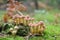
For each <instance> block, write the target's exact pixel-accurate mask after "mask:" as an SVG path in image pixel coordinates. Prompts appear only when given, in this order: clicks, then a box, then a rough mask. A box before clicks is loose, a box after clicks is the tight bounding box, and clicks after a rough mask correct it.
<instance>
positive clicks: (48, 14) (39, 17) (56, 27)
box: [0, 0, 60, 40]
mask: <svg viewBox="0 0 60 40" xmlns="http://www.w3.org/2000/svg"><path fill="white" fill-rule="evenodd" d="M18 1H20V0H18ZM37 1H38V4H39V5H38V6H37V7H38V8H37V7H36V6H34V4H33V3H35V0H21V1H20V2H23V4H24V5H26V6H27V7H28V11H26V12H22V13H23V14H24V15H26V14H28V15H30V16H31V17H34V18H35V21H36V22H37V21H44V23H45V25H46V30H45V35H44V36H37V37H36V36H35V37H31V38H30V39H29V40H43V39H44V40H60V0H37ZM27 3H29V4H31V3H32V4H33V5H32V4H31V5H28V4H27ZM6 4H7V0H6V1H5V0H0V20H1V19H3V15H4V14H5V13H6ZM0 40H14V37H12V36H9V37H4V38H0ZM15 40H24V38H23V37H20V36H16V38H15Z"/></svg>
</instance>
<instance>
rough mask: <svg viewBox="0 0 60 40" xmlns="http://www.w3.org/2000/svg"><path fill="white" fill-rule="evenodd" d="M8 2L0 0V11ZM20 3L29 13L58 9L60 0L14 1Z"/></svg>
mask: <svg viewBox="0 0 60 40" xmlns="http://www.w3.org/2000/svg"><path fill="white" fill-rule="evenodd" d="M7 1H8V0H0V10H4V9H5V8H6V4H7ZM16 1H20V2H22V3H23V4H24V5H26V6H27V7H28V9H29V11H31V10H32V9H45V10H52V9H60V0H16Z"/></svg>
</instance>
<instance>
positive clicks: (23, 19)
mask: <svg viewBox="0 0 60 40" xmlns="http://www.w3.org/2000/svg"><path fill="white" fill-rule="evenodd" d="M13 20H14V22H15V23H16V25H19V24H23V25H24V26H28V24H29V23H33V20H34V18H31V17H30V16H29V15H26V16H24V15H19V14H16V15H14V16H13Z"/></svg>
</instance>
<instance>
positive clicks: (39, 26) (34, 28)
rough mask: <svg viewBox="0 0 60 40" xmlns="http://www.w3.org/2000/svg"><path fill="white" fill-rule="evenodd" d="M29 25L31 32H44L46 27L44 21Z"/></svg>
mask: <svg viewBox="0 0 60 40" xmlns="http://www.w3.org/2000/svg"><path fill="white" fill-rule="evenodd" d="M29 26H30V32H31V34H42V33H43V32H44V29H45V24H44V22H43V21H40V22H38V23H30V24H29Z"/></svg>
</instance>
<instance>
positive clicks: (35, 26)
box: [4, 0, 45, 35]
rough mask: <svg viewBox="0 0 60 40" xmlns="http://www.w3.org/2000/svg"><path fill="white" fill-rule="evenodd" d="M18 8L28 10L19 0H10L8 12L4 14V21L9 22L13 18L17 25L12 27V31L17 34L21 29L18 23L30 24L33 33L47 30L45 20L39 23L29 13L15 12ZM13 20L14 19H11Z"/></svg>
mask: <svg viewBox="0 0 60 40" xmlns="http://www.w3.org/2000/svg"><path fill="white" fill-rule="evenodd" d="M16 10H19V11H21V10H23V11H24V10H26V8H25V7H24V6H23V5H22V4H20V3H19V2H17V1H12V0H10V2H9V4H8V8H7V11H8V12H7V14H5V15H4V22H8V19H9V20H10V19H12V20H13V21H14V23H15V24H16V26H15V27H14V28H10V32H11V33H12V34H13V35H15V34H16V33H17V30H18V29H19V27H18V25H23V26H29V28H30V32H31V34H40V33H43V32H44V30H45V24H44V22H43V21H40V22H38V23H35V22H34V18H31V17H30V16H29V15H20V14H14V12H15V11H16ZM11 22H12V21H11Z"/></svg>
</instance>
